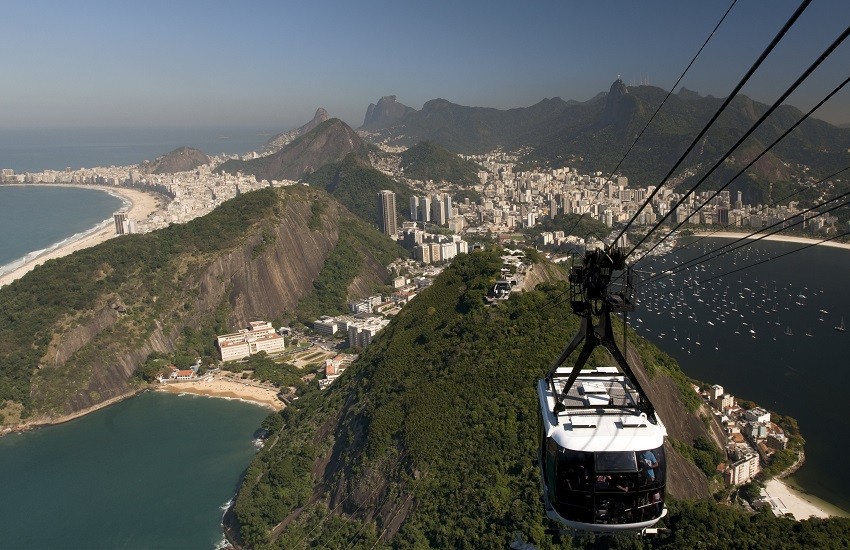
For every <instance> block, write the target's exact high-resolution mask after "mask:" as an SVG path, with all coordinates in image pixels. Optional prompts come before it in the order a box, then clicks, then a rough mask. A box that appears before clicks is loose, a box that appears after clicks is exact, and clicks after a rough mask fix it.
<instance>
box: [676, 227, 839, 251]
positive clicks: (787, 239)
mask: <svg viewBox="0 0 850 550" xmlns="http://www.w3.org/2000/svg"><path fill="white" fill-rule="evenodd" d="M747 235H749V233H736V232H734V231H718V232H717V233H712V232H710V231H696V232H694V233H693V235H691V236H693V237H706V238H717V239H740V238H742V237H745V236H747ZM747 239H748V240H755V239H760V240H764V241H778V242H783V243H796V244H817V246H829V247H832V248H843V249H844V250H850V243H840V242H835V241H827V242H823V243H822V242H820V241H821V240H822V239H814V238H811V237H797V236H794V235H779V234H777V235H768V236H767V237H760V236H759V235H752V236H749V237H747Z"/></svg>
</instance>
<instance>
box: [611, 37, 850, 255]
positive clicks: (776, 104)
mask: <svg viewBox="0 0 850 550" xmlns="http://www.w3.org/2000/svg"><path fill="white" fill-rule="evenodd" d="M848 36H850V26H848V27H847V28H846V29H844V32H843V33H841V35H839V36H838V38H836V39H835V40H834V41H833V42H832V44H830V46H829V47H828V48H827V49H826V50H824V51H823V53H821V55H820V56H819V57H818V58H817V59H816V60H815V61H814V62H813V63H812V64H811V65H809V68H808V69H806V70H805V71H804V72H803V74H802V75H800V76H799V78H797V80H795V81H794V83H793V84H792V85H791V86H790V87H789V88H788V89H787V90H786V91H785V92H784V93H783V94H782V95H781V96H780V97H779V98H778V99H777V100H776V101H775V102H774V103H773V105H772V106H771V107H770V108H769V109H768V110H767V111H765V112H764V114H763V115H762V116H761V117H759V119H758V120H757V121H756V122H755V123H754V124H753V125H752V126H751V127H750V129H749V130H747V131H746V132H744V134H743V135H742V136H741V137H740V138H739V139H738V141H737V142H735V144H734V145H733V146H732V147H731V148H730V149H729V150H728V151H727V152H726V153H725V154H724V155H723V156H722V157H720V159H718V160H717V162H715V164H714V166H712V167H711V169H710V170H708V172H706V173H705V175H703V176H702V178H700V179H699V181H697V182H696V184H695V185H694V186H693V187H691V189H689V190H688V192H687V193H685V194H684V195H682V197H681V198H680V199H679V200H678V201H677V202H676V203H675V204H674V205H673V206H672V207H671V208H670V210H669V211H668V212H667V213H666V214H665V215H664V216H662V218H661V219H660V220H658V223H656V224H655V226H654V227H653V228H652V229H651V230H650V231H649V232H648V233H647V234H646V235H645V236H644V237H643V238H642V239H641V240H640V241H639V242H638V243H637V244H636V245H635V246H634V247H632V249H631V250H630V251H629V253H628V254H626V256H627V257H628V256H629V255H631V254H632V253H633V252H634V251H635V250H637V248H638V247H639V246H640V245H641V244H643V243H644V242H645V241H646V239H647V238H648V237H649V235H650V234H652V233H653V232H654V231H655V230H656V229H658V228H659V227H661V225H662V224H663V223H664V222H665V221H666V220H667V219H668V218H669V217H670V216H671V215H672V214H673V212H675V211H676V209H677V208H678V207H679V206H681V205H682V203H684V202H685V200H686V199H687V198H688V197H689V196H691V194H693V193H694V192H695V191H696V189H697V188H698V187H699V186H700V185H702V183H703V182H704V181H705V180H706V179H708V177H709V176H710V175H711V174H713V173H714V171H715V170H716V169H717V168H718V167H719V166H720V165H721V164H723V162H724V161H725V160H726V159H727V158H729V156H731V155H732V153H733V152H734V151H735V150H736V149H737V148H738V147H740V146H741V144H742V143H743V142H744V141H745V140H746V139H747V138H748V137H749V136H750V135H752V133H753V132H754V131H755V130H757V129H758V127H759V126H761V124H762V123H763V122H764V121H765V120H766V119H767V118H768V117H769V116H770V115H771V114H773V112H774V111H775V110H776V109H777V108H779V107H780V105H781V104H782V102H783V101H785V99H787V98H788V96H789V95H791V93H793V92H794V90H796V89H797V87H799V85H800V84H802V83H803V81H805V80H806V79H807V78H808V77H809V76H810V75H811V74H812V72H814V71H815V69H817V67H818V66H819V65H820V64H821V63H823V61H825V60H826V58H827V57H829V56H830V55H831V54H832V52H834V51H835V49H836V48H838V46H840V45H841V43H842V42H844V40H846V39H847V37H848ZM847 82H850V77H847V78H846V79H845V80H844V81H843V82H842V83H841V84H839V85H838V86H836V87H835V88H834V89H833V90H832V91H831V92H830V93H829V94H827V96H826V97H824V98H823V99H822V100H821V101H820V102H819V103H818V104H817V105H815V106H814V107H812V108H811V109H810V110H809V111H808V112H807V113H806V114H804V115H803V116H802V117H800V119H799V120H797V122H795V123H794V124H793V125H792V126H791V127H790V128H788V129H787V130H786V131H785V132H784V133H782V135H780V136H779V137H778V138H776V139H775V140H774V141H773V143H771V144H770V145H768V146H767V147H765V148H764V150H763V151H762V152H761V153H759V154H758V155H757V156H756V157H755V158H753V159H752V160H750V162H749V163H747V165H746V166H744V167H743V168H741V169H740V170H739V171H738V173H737V174H735V176H733V177H732V178H731V179H730V180H729V181H728V182H726V183H725V184H724V185H723V186H722V187H720V188H719V189H717V190H716V191H715V192H714V194H713V195H711V196H710V197H709V198H708V199H706V200H705V202H703V203H702V204H701V205H700V206H699V207H698V208H696V209H694V211H693V212H692V213H691V214H689V215H688V216H687V217H686V218H685V219H684V220H683V221H681V222H679V223H678V225H676V226H675V227H674V228H673V229H671V230H670V231H669V232H668V233H667V235H665V236H664V237H662V238H661V240H659V241H658V242H656V243H655V244H654V245H653V246H652V247H651V248H650V249H649V250H648V251H647V252H645V253H644V254H643V255H644V256H646V254H648V253H649V252H652V251H653V250H654V249H655V247H657V246H658V245H659V244H660V243H661V242H662V241H663V240H664V239H665V238H667V237H668V236H669V235H670V234H671V233H672V232H673V231H675V230H676V229H678V228H679V227H681V226H682V225H684V224H685V223H686V222H687V221H688V220H689V219H691V218H692V217H693V216H694V215H695V214H696V213H697V212H699V210H700V209H701V208H702V207H703V206H705V205H706V204H708V203H709V202H711V200H712V199H714V198H715V197H716V196H717V195H719V194H720V193H721V191H723V190H724V189H726V188H727V187H729V185H731V184H732V182H734V181H735V180H736V179H737V178H739V177H740V176H741V175H742V174H743V173H744V172H746V171H747V170H748V169H749V168H750V166H752V165H753V164H755V163H756V162H757V161H758V160H759V159H761V157H763V156H764V155H765V154H767V152H768V151H770V150H771V149H772V148H773V147H774V146H775V145H776V144H777V143H779V142H780V141H782V139H783V138H785V136H787V135H788V134H790V133H791V131H792V130H794V129H795V128H796V127H797V126H799V125H800V124H802V122H803V121H804V120H806V119H807V118H808V117H809V116H810V115H811V114H812V113H814V112H815V111H817V110H818V109H819V108H820V107H821V106H822V105H823V104H824V103H826V102H827V101H828V100H829V99H831V98H832V96H834V95H835V94H837V93H838V92H839V91H840V90H841V89H842V88H843V87H844V86H845V85H846V84H847ZM641 257H643V256H641ZM639 260H640V259H638V261H639Z"/></svg>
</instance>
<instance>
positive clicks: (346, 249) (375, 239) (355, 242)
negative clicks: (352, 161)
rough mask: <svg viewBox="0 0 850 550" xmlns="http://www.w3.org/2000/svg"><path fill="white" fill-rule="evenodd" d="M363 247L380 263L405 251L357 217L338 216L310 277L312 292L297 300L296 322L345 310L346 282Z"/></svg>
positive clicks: (357, 265) (358, 265)
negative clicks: (321, 261) (329, 247)
mask: <svg viewBox="0 0 850 550" xmlns="http://www.w3.org/2000/svg"><path fill="white" fill-rule="evenodd" d="M366 251H368V252H371V253H372V254H373V255H374V256H375V258H376V259H377V260H378V262H380V264H381V265H382V266H384V265H388V264H389V263H390V262H392V261H393V260H394V259H395V258H398V257H402V256H406V255H407V251H405V250H404V249H403V248H401V247H400V246H398V245H396V244H395V243H394V242H393V241H392V240H390V239H388V238H387V237H385V236H384V235H382V234H380V233H378V232H377V231H376V230H375V229H373V228H371V227H368V226H367V225H366V224H365V223H363V222H361V221H360V220H340V230H339V240H338V241H337V244H336V246H335V247H334V249H333V251H331V253H330V255H329V256H328V257H327V259H326V260H325V265H324V266H323V267H322V270H321V271H320V272H319V276H318V277H317V278H316V280H315V281H313V292H311V293H310V294H309V295H307V296H306V297H305V298H304V299H302V300H301V302H299V304H298V308H297V310H296V316H297V318H298V320H299V321H300V322H302V323H305V324H307V323H310V322H312V321H314V320H316V319H317V318H319V317H320V316H322V315H335V314H339V313H345V312H347V311H348V302H347V299H346V298H347V296H348V286H349V285H350V284H351V282H352V281H353V280H354V278H355V277H357V275H358V274H359V272H360V269H361V267H362V265H363V258H364V255H365V254H364V253H365V252H366Z"/></svg>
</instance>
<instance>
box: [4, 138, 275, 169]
mask: <svg viewBox="0 0 850 550" xmlns="http://www.w3.org/2000/svg"><path fill="white" fill-rule="evenodd" d="M280 131H281V130H270V129H261V128H245V127H228V128H212V127H211V128H184V127H179V128H30V129H16V130H6V131H4V132H2V133H0V168H11V169H13V170H15V172H16V173H19V174H21V173H25V172H39V171H42V170H64V169H65V168H71V169H73V170H77V169H79V168H92V167H95V166H112V165H114V166H129V165H132V164H139V163H141V162H143V161H145V160H151V161H152V160H154V159H155V158H157V157H159V156H161V155H164V154H166V153H168V152H170V151H173V150H174V149H176V148H178V147H184V146H185V147H194V148H195V149H199V150H201V151H203V152H204V153H206V154H207V155H219V154H224V153H226V154H234V153H239V154H241V153H246V152H248V151H259V150H261V149H262V147H263V145H264V144H265V143H266V142H267V141H268V140H269V138H270V137H271V136H272V135H274V134H276V133H278V132H280Z"/></svg>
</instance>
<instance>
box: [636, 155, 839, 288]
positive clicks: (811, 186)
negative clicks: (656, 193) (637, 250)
mask: <svg viewBox="0 0 850 550" xmlns="http://www.w3.org/2000/svg"><path fill="white" fill-rule="evenodd" d="M847 170H850V166H847V167H845V168H842V169H841V170H838V171H837V172H833V173H832V174H830V175H828V176H826V177H824V178H821V179H819V180H817V181H815V182H813V183H810V184H809V185H805V186H803V187H801V188H799V189H797V190H796V191H793V192H791V193H789V194H788V195H785V196H784V197H780V198H778V199H776V200H775V201H773V202H772V203H770V204H768V205H767V208H772V207H774V206H777V205H779V204H780V203H782V202H784V201H787V200H789V199H791V198H793V197H795V196H797V195H799V194H800V193H803V192H805V191H810V190H812V189H814V188H815V187H817V186H818V185H820V184H822V183H824V182H826V181H829V180H831V179H832V178H834V177H836V176H838V175H839V174H841V173H842V172H846V171H847ZM753 215H754V214H748V215H746V216H742V217H741V218H740V219H739V220H738V221H740V222H743V221H746V220H748V219H750V218H751V217H752V216H753ZM736 223H737V222H729V223H727V224H725V225H723V226H721V227H718V228H717V229H715V230H713V231H710V232H709V233H706V234H704V235H700V236H698V237H696V238H694V239H692V240H689V241H688V242H687V243H685V244H683V245H682V246H677V247H675V248H673V249H672V250H670V252H669V253H671V254H672V253H676V252H680V251H682V250H685V249H687V248H691V247H693V246H695V245H696V244H697V243H699V242H701V241H703V240H704V239H708V238H711V236H712V235H715V234H717V233H720V232H721V231H723V230H725V229H728V228H730V227H733V226H736ZM670 234H672V232H671V233H670ZM670 234H668V235H665V237H664V238H662V239H661V241H660V242H663V241H664V240H665V239H666V238H667V237H668V236H669V235H670ZM648 255H649V254H644V255H643V256H641V257H640V258H638V259H637V260H635V261H634V264H633V265H635V266H636V268H637V267H638V266H637V264H638V263H639V262H641V261H643V259H644V258H646V257H647V256H648ZM658 258H659V256H657V255H654V256H652V258H651V260H650V261H649V263H645V264H643V265H641V266H639V268H640V271H644V270H646V269H647V268H648V267H650V266H651V265H653V264H654V263H655V262H657V261H658Z"/></svg>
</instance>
